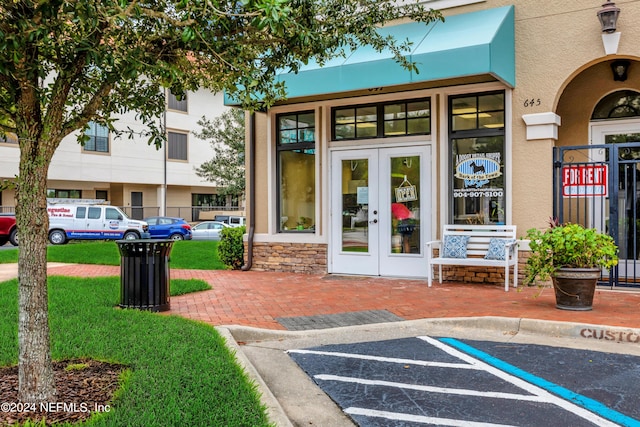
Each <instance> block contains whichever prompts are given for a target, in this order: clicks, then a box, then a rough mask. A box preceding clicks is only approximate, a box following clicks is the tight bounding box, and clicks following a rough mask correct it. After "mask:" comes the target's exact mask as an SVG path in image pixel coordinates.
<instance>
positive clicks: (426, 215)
mask: <svg viewBox="0 0 640 427" xmlns="http://www.w3.org/2000/svg"><path fill="white" fill-rule="evenodd" d="M431 155H432V154H431V145H411V146H402V147H395V146H394V147H392V146H389V145H386V146H382V147H375V148H372V147H371V146H369V147H367V148H362V149H360V148H354V149H349V150H335V151H332V152H331V161H330V165H331V170H330V174H329V179H330V181H331V184H330V188H331V194H330V197H329V199H330V212H331V216H330V238H329V255H330V256H329V266H328V270H329V272H331V273H338V274H362V275H369V276H377V275H381V276H396V277H421V278H423V277H426V275H427V267H426V255H425V247H424V243H425V242H426V241H428V240H429V239H430V238H431V224H432V220H431V215H432V201H433V196H432V195H433V191H434V189H433V184H432V176H433V173H432V168H433V165H432V162H431ZM409 156H411V157H413V156H419V157H420V181H421V182H420V186H419V188H420V189H421V192H422V194H420V195H419V200H420V218H419V219H420V228H419V230H420V237H419V241H420V248H419V253H415V254H413V253H410V254H405V253H392V251H391V248H392V241H391V240H392V237H391V231H390V230H391V228H392V224H391V220H392V216H391V197H390V195H391V194H392V191H393V189H392V188H391V179H390V177H391V166H390V165H391V158H397V157H409ZM361 159H367V160H368V167H369V173H368V178H369V181H368V189H369V188H370V189H371V191H368V218H367V220H368V221H369V223H368V228H367V234H366V236H362V235H361V236H359V237H360V238H363V237H364V238H366V239H367V241H368V249H369V250H368V251H367V252H344V251H342V243H343V242H342V238H343V211H342V194H343V187H342V186H343V185H344V184H343V180H342V162H343V161H344V160H349V161H351V160H353V161H356V160H361ZM368 189H367V190H368ZM361 190H362V191H364V189H361ZM376 190H377V191H376Z"/></svg>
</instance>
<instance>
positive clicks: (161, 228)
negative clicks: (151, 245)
mask: <svg viewBox="0 0 640 427" xmlns="http://www.w3.org/2000/svg"><path fill="white" fill-rule="evenodd" d="M144 221H145V222H146V223H147V224H149V234H151V238H152V239H171V240H191V225H189V223H188V222H187V221H185V220H184V219H183V218H174V217H168V216H152V217H149V218H145V219H144Z"/></svg>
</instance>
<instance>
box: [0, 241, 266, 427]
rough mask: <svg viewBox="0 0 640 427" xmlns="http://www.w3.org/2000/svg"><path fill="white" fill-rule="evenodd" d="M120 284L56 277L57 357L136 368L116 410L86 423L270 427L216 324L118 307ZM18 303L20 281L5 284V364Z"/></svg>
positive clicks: (12, 346)
mask: <svg viewBox="0 0 640 427" xmlns="http://www.w3.org/2000/svg"><path fill="white" fill-rule="evenodd" d="M185 243H192V242H185ZM179 246H181V245H179ZM179 246H178V247H179ZM171 283H172V286H173V281H172V282H171ZM118 286H119V278H118V277H103V278H70V277H61V276H53V277H50V278H49V305H50V324H51V341H52V355H53V358H54V359H55V360H63V359H73V358H87V357H88V358H92V359H97V360H104V361H109V362H115V363H122V364H126V365H127V366H128V367H129V369H130V374H129V375H128V376H127V379H126V381H125V384H124V388H123V389H122V390H121V391H120V393H119V394H118V397H116V399H115V400H114V401H113V402H111V408H112V409H111V411H110V412H109V413H106V415H104V416H100V417H98V418H95V419H93V420H91V421H90V422H89V423H88V424H87V425H92V426H105V427H107V426H108V427H117V426H131V427H134V426H141V427H142V426H145V427H149V426H170V425H173V426H229V427H233V426H238V427H240V426H267V425H269V423H268V420H267V416H266V412H265V408H264V407H263V406H262V404H261V403H260V400H259V396H258V394H257V391H256V389H255V386H254V385H252V383H251V382H250V381H249V379H248V378H247V377H246V374H244V373H243V371H242V370H241V368H239V367H238V365H236V363H235V360H234V358H233V355H232V354H230V352H229V350H228V349H227V348H226V347H225V346H224V342H223V339H222V338H221V337H220V335H219V334H218V333H217V332H216V331H215V329H214V328H212V327H210V326H208V325H205V324H202V323H198V322H193V321H189V320H186V319H183V318H180V317H177V316H166V315H161V314H157V313H149V312H145V311H139V310H132V309H126V310H124V309H118V308H115V307H116V306H117V303H118V298H119V290H118ZM17 307H18V304H17V280H11V281H8V282H3V283H0V337H2V339H0V366H4V365H10V364H15V363H17V359H18V347H17V323H18V314H17Z"/></svg>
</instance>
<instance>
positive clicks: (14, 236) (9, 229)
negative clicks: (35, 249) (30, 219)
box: [0, 214, 18, 246]
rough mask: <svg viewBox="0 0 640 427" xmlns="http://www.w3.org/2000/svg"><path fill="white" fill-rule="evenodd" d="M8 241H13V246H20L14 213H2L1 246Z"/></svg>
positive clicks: (0, 220)
mask: <svg viewBox="0 0 640 427" xmlns="http://www.w3.org/2000/svg"><path fill="white" fill-rule="evenodd" d="M7 242H11V244H12V245H13V246H18V229H17V228H16V216H15V215H13V214H2V215H0V246H2V245H4V244H5V243H7Z"/></svg>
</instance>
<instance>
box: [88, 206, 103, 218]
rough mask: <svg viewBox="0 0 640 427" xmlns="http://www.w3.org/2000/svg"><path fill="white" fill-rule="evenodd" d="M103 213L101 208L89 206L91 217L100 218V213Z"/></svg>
mask: <svg viewBox="0 0 640 427" xmlns="http://www.w3.org/2000/svg"><path fill="white" fill-rule="evenodd" d="M101 213H102V209H101V208H89V216H88V218H89V219H100V214H101Z"/></svg>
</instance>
